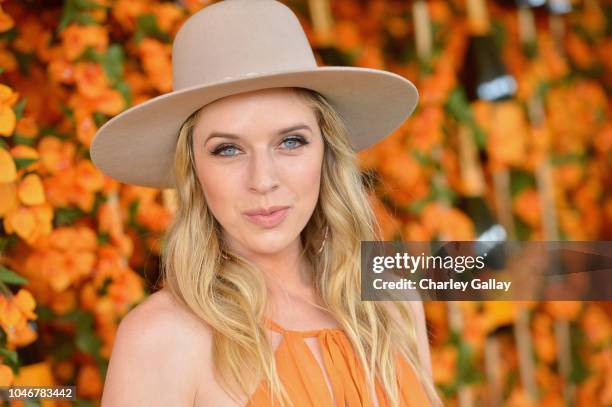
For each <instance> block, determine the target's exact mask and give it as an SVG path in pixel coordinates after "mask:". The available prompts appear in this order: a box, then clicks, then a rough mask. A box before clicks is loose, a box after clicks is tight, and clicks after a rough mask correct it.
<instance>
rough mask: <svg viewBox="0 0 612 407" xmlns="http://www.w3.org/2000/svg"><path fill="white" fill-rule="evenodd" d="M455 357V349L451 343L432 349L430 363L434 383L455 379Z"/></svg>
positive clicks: (444, 382) (450, 381)
mask: <svg viewBox="0 0 612 407" xmlns="http://www.w3.org/2000/svg"><path fill="white" fill-rule="evenodd" d="M457 357H458V353H457V349H456V348H455V347H454V346H451V345H447V346H444V347H443V348H441V349H432V352H431V364H432V371H433V380H434V382H435V383H436V384H438V385H441V384H450V383H452V382H453V380H455V375H456V369H457Z"/></svg>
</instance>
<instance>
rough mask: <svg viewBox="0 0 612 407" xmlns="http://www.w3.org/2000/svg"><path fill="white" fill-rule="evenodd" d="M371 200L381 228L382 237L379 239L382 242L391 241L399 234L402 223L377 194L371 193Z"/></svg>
mask: <svg viewBox="0 0 612 407" xmlns="http://www.w3.org/2000/svg"><path fill="white" fill-rule="evenodd" d="M369 200H370V203H371V205H372V209H373V211H374V214H375V216H376V219H377V221H378V223H379V225H380V228H381V231H380V232H381V233H382V236H377V238H378V239H380V240H391V239H392V238H393V237H394V236H395V235H396V234H397V233H398V231H399V228H400V222H399V221H398V219H397V218H395V217H394V216H393V215H392V214H391V211H390V210H389V209H388V208H387V207H386V206H385V205H384V204H383V203H382V202H381V201H380V200H379V199H378V197H377V196H376V195H375V194H373V193H370V194H369Z"/></svg>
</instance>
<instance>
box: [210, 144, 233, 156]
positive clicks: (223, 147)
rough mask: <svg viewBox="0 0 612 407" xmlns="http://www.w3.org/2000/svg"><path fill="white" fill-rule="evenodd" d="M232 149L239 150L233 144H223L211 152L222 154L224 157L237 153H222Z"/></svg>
mask: <svg viewBox="0 0 612 407" xmlns="http://www.w3.org/2000/svg"><path fill="white" fill-rule="evenodd" d="M232 150H238V148H237V147H236V146H235V145H233V144H221V145H220V146H219V147H217V148H215V149H214V151H213V152H212V153H211V154H212V155H220V156H224V157H232V156H234V155H235V154H221V153H225V152H227V151H232Z"/></svg>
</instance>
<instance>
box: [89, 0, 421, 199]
mask: <svg viewBox="0 0 612 407" xmlns="http://www.w3.org/2000/svg"><path fill="white" fill-rule="evenodd" d="M172 87H173V91H172V92H169V93H166V94H163V95H160V96H157V97H155V98H152V99H150V100H147V101H145V102H143V103H140V104H138V105H136V106H133V107H131V108H129V109H127V110H125V111H123V112H122V113H120V114H119V115H117V116H115V117H113V118H112V119H110V120H109V121H107V122H106V123H105V124H104V125H103V126H102V127H101V128H100V129H99V130H98V132H97V133H96V135H95V137H94V139H93V141H92V145H91V148H90V154H91V159H92V161H93V163H94V164H95V165H96V166H97V167H98V168H99V169H100V170H101V171H102V172H104V173H105V174H107V175H108V176H110V177H112V178H114V179H116V180H118V181H120V182H123V183H127V184H134V185H141V186H146V187H153V188H174V151H175V146H176V141H177V137H178V131H179V129H180V127H181V125H182V124H183V123H184V121H185V120H186V119H187V118H188V117H189V116H190V115H191V114H192V113H193V112H195V111H196V110H197V109H199V108H200V107H202V106H204V105H206V104H208V103H210V102H212V101H214V100H216V99H219V98H222V97H224V96H229V95H232V94H237V93H242V92H248V91H252V90H257V89H265V88H273V87H303V88H308V89H312V90H314V91H316V92H318V93H320V94H321V95H323V96H324V97H325V98H326V99H327V101H328V102H329V103H330V104H331V105H332V106H334V108H335V109H336V110H337V111H338V113H339V114H340V115H341V116H342V117H343V119H344V121H345V124H346V126H347V129H348V132H349V137H350V141H351V143H352V145H353V147H354V149H355V150H356V151H359V150H362V149H365V148H367V147H369V146H371V145H373V144H374V143H376V142H377V141H379V140H381V139H382V138H384V137H386V136H387V135H389V134H390V133H392V132H393V131H394V130H396V129H397V128H398V127H399V126H400V125H401V124H402V123H403V122H404V121H405V120H406V119H407V118H408V117H409V116H410V115H411V114H412V112H413V111H414V109H415V107H416V105H417V101H418V96H419V95H418V92H417V89H416V87H415V86H414V85H413V84H412V83H411V82H410V81H409V80H407V79H405V78H403V77H402V76H399V75H397V74H394V73H392V72H388V71H384V70H378V69H370V68H358V67H345V66H323V67H319V66H318V65H317V62H316V60H315V57H314V54H313V51H312V48H311V47H310V44H309V43H308V39H307V37H306V34H305V33H304V30H303V28H302V26H301V25H300V22H299V20H298V18H297V16H296V15H295V14H294V13H293V11H292V10H291V9H290V8H289V7H287V6H285V5H284V4H283V3H281V2H278V1H276V0H225V1H221V2H217V3H214V4H211V5H209V6H207V7H205V8H203V9H201V10H199V11H198V12H197V13H195V14H193V15H192V16H191V17H190V18H188V19H187V20H186V21H185V22H184V23H183V25H182V27H181V28H180V30H179V31H178V33H177V34H176V38H175V39H174V43H173V47H172Z"/></svg>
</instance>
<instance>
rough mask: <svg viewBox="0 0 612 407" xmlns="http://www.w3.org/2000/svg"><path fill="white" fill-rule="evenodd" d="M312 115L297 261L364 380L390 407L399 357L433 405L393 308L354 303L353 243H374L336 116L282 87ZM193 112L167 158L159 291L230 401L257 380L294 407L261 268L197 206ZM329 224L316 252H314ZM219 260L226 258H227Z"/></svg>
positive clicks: (306, 92) (304, 93) (313, 95)
mask: <svg viewBox="0 0 612 407" xmlns="http://www.w3.org/2000/svg"><path fill="white" fill-rule="evenodd" d="M291 89H292V90H294V91H295V92H296V94H297V95H299V96H300V97H301V99H302V100H303V101H304V103H305V104H306V105H307V106H309V107H310V108H312V109H313V111H314V112H315V114H316V117H317V121H318V124H319V127H320V129H321V133H322V135H323V140H324V146H325V147H324V157H323V167H322V174H321V188H320V193H319V199H318V202H317V204H316V207H315V209H314V212H313V214H312V216H311V219H310V220H309V222H308V223H307V225H306V226H305V227H304V229H303V230H302V232H301V234H300V240H301V243H302V252H301V256H305V258H306V259H307V260H308V261H309V262H310V264H312V266H313V269H314V276H313V277H314V278H313V282H314V283H313V284H314V290H315V293H316V295H317V296H318V297H319V298H320V299H321V301H322V305H323V306H324V309H325V311H327V312H329V313H330V314H331V315H332V316H333V317H335V319H336V320H337V321H338V323H339V324H340V326H341V328H343V330H344V331H345V332H346V334H347V337H348V338H349V339H350V341H351V343H352V345H353V346H354V349H355V352H356V354H357V355H358V358H359V360H360V361H361V364H362V366H363V368H364V371H365V373H366V378H367V380H369V381H370V383H373V382H374V377H375V376H377V377H378V378H379V380H380V382H381V385H382V387H383V389H384V391H385V393H386V396H387V398H388V400H389V401H390V403H391V405H392V406H399V389H398V386H397V365H396V361H395V360H394V357H393V355H395V354H396V353H395V352H396V351H397V352H399V354H401V355H402V356H403V357H404V358H405V359H406V360H407V361H408V362H409V364H410V365H411V366H412V368H413V369H414V372H415V374H416V375H417V377H419V378H420V380H421V382H422V384H423V386H424V388H425V390H426V392H427V394H428V395H429V398H430V399H431V400H432V402H433V403H434V404H440V403H439V398H438V395H437V393H436V391H435V387H434V385H433V383H432V382H431V380H430V379H429V377H428V375H426V374H424V373H423V372H424V369H422V367H421V366H420V362H419V357H418V354H417V346H416V334H415V325H414V322H413V321H414V318H413V317H412V315H411V312H410V310H409V309H408V307H407V306H406V305H404V303H403V302H395V303H394V305H395V306H397V307H398V309H399V311H400V312H399V314H400V316H401V317H400V319H401V320H398V319H397V318H394V317H392V315H391V313H390V311H389V310H388V309H387V308H385V306H384V305H381V304H379V303H377V302H376V301H361V299H360V292H361V291H360V290H361V289H360V248H361V241H362V240H375V239H376V237H377V236H381V235H382V234H381V233H380V226H379V225H378V223H377V221H376V218H375V215H374V212H373V209H372V207H371V206H370V203H369V200H368V194H367V191H366V189H365V186H364V185H363V183H362V179H361V173H360V170H359V166H358V163H357V155H356V153H355V150H354V149H353V148H352V146H351V144H350V142H349V139H348V136H347V130H346V127H345V125H344V122H343V119H342V118H341V116H340V115H339V114H338V112H336V110H335V109H334V108H333V107H332V106H331V105H330V104H329V103H328V102H327V101H326V100H325V98H324V97H323V96H322V95H320V94H319V93H317V92H315V91H313V90H310V89H305V88H291ZM200 112H201V109H199V110H198V111H196V112H194V113H193V114H192V115H191V116H190V117H189V118H188V119H187V120H186V121H185V122H184V123H183V125H182V126H181V129H180V131H179V135H178V141H177V147H176V153H175V176H176V184H175V185H177V189H176V200H177V202H176V203H177V208H176V213H175V217H174V219H173V221H172V223H171V225H170V227H169V228H168V230H167V232H166V235H165V237H164V245H163V248H162V278H163V285H164V286H165V287H167V288H168V289H169V290H170V292H171V293H172V294H173V295H174V297H176V298H177V299H178V300H179V301H180V302H181V303H182V304H183V305H185V306H186V307H187V308H188V309H189V310H191V311H192V312H193V313H194V314H195V315H196V316H198V317H199V318H200V319H201V320H202V321H204V322H205V323H206V324H208V326H209V327H210V328H211V330H212V335H213V343H214V346H213V351H212V357H213V362H214V366H215V377H216V378H217V379H218V381H219V384H220V385H221V386H222V387H223V388H224V389H225V390H226V391H227V393H228V394H229V395H230V396H231V397H232V398H234V397H236V398H235V400H237V399H238V398H239V393H242V394H244V395H245V397H247V399H248V396H249V394H250V393H249V392H250V391H252V390H254V389H256V388H257V386H258V383H259V382H260V381H261V380H262V379H265V380H266V382H267V383H268V385H269V390H270V394H271V395H272V397H273V398H275V399H276V400H279V401H280V403H281V405H283V406H287V405H289V406H293V405H294V404H293V402H292V401H291V400H290V399H289V396H288V393H287V392H286V389H285V388H284V386H283V385H282V383H281V380H280V377H279V376H278V372H277V369H276V364H275V360H274V350H273V348H272V344H271V343H270V341H269V340H268V338H267V335H266V330H265V325H264V323H263V315H264V312H265V305H266V301H267V290H266V286H265V281H264V279H263V276H262V272H261V270H260V269H259V268H258V267H257V266H256V265H255V264H254V263H252V262H250V261H249V260H248V259H246V258H244V257H241V256H239V255H237V254H234V253H231V252H230V251H229V250H228V248H227V247H226V246H225V245H224V242H223V240H222V238H221V236H222V235H221V225H220V224H219V223H218V221H217V220H216V219H215V218H214V216H213V214H212V213H211V211H210V209H209V207H208V206H207V204H206V201H205V198H204V194H203V191H202V189H201V186H200V184H199V181H198V177H197V174H196V169H195V168H196V166H195V160H194V152H193V140H192V133H193V130H192V129H193V127H194V125H195V123H197V120H198V117H199V113H200ZM326 227H328V235H327V239H326V243H325V245H324V246H323V250H322V251H321V252H320V253H317V252H318V249H319V248H320V246H321V242H322V239H323V236H322V233H321V232H322V231H323V230H325V228H326ZM225 257H228V258H227V259H226V258H225Z"/></svg>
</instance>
